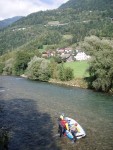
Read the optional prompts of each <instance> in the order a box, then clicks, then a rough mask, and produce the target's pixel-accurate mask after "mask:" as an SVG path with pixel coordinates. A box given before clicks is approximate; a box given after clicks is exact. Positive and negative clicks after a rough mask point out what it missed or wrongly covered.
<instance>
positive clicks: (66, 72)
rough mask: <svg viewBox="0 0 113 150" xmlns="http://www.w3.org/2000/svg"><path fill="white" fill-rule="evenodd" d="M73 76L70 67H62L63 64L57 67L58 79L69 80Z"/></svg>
mask: <svg viewBox="0 0 113 150" xmlns="http://www.w3.org/2000/svg"><path fill="white" fill-rule="evenodd" d="M73 78H74V73H73V69H71V68H70V67H66V68H65V67H64V66H63V64H61V65H60V67H59V79H60V80H61V81H69V80H72V79H73Z"/></svg>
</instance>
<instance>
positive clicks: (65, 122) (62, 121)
mask: <svg viewBox="0 0 113 150" xmlns="http://www.w3.org/2000/svg"><path fill="white" fill-rule="evenodd" d="M60 125H61V126H62V127H63V128H65V129H66V130H69V129H68V124H67V121H66V120H61V121H60Z"/></svg>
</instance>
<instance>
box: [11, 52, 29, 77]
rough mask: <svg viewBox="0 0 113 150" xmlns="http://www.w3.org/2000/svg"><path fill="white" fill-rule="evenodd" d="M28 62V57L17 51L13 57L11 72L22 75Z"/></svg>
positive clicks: (26, 54) (25, 53) (24, 53)
mask: <svg viewBox="0 0 113 150" xmlns="http://www.w3.org/2000/svg"><path fill="white" fill-rule="evenodd" d="M29 61H30V55H29V54H28V53H27V52H24V51H18V52H17V53H16V56H15V62H14V67H13V72H14V74H15V75H20V74H23V73H24V71H25V70H26V68H27V66H28V62H29Z"/></svg>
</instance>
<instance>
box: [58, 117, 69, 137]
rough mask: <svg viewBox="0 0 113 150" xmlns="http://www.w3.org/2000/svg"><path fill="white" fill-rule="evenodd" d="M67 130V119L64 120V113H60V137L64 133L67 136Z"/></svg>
mask: <svg viewBox="0 0 113 150" xmlns="http://www.w3.org/2000/svg"><path fill="white" fill-rule="evenodd" d="M66 130H68V131H69V126H68V122H67V121H66V120H64V117H63V115H60V117H59V127H58V132H59V133H60V137H61V136H62V135H64V136H65V132H66Z"/></svg>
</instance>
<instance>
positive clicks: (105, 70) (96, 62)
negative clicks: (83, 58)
mask: <svg viewBox="0 0 113 150" xmlns="http://www.w3.org/2000/svg"><path fill="white" fill-rule="evenodd" d="M82 47H83V48H84V49H85V50H86V52H87V54H89V55H91V57H92V59H91V62H90V67H89V69H88V71H89V74H90V79H91V85H92V87H93V88H95V89H96V90H97V91H104V92H108V91H109V90H110V89H111V88H112V86H113V61H112V59H113V41H110V40H106V39H102V40H101V39H99V38H97V37H95V36H91V37H87V38H85V40H84V43H83V44H82Z"/></svg>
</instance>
